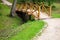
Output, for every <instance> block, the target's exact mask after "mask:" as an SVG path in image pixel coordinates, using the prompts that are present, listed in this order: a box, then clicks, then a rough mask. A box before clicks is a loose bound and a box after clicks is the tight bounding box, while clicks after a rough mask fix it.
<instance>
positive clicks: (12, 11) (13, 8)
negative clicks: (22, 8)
mask: <svg viewBox="0 0 60 40" xmlns="http://www.w3.org/2000/svg"><path fill="white" fill-rule="evenodd" d="M16 3H17V0H14V1H13V4H12V8H11V12H10V16H12V17H14V16H15V14H14V13H15V8H16Z"/></svg>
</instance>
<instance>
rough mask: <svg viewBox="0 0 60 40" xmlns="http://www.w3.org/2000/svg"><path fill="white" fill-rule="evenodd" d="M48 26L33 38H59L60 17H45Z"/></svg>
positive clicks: (55, 39)
mask: <svg viewBox="0 0 60 40" xmlns="http://www.w3.org/2000/svg"><path fill="white" fill-rule="evenodd" d="M44 21H45V22H47V23H48V27H47V28H46V29H45V30H44V31H43V33H42V34H41V35H39V36H38V37H36V38H35V39H34V40H60V18H53V19H45V20H44Z"/></svg>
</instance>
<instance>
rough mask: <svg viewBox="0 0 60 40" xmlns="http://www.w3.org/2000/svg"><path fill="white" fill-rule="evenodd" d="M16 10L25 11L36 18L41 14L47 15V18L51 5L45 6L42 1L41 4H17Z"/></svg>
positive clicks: (49, 14)
mask: <svg viewBox="0 0 60 40" xmlns="http://www.w3.org/2000/svg"><path fill="white" fill-rule="evenodd" d="M16 10H18V11H23V12H27V14H28V15H33V16H34V18H37V19H40V18H41V16H42V15H45V16H48V18H49V17H50V16H51V6H45V5H44V3H42V4H41V5H37V4H32V3H30V4H17V5H16ZM45 16H43V17H45ZM37 19H36V20H37Z"/></svg>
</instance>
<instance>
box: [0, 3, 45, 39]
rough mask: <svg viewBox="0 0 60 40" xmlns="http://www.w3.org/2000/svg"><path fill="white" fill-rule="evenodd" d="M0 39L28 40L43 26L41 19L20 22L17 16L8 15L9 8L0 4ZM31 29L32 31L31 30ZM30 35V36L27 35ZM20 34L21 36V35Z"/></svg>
mask: <svg viewBox="0 0 60 40" xmlns="http://www.w3.org/2000/svg"><path fill="white" fill-rule="evenodd" d="M0 7H1V10H0V40H8V39H9V40H15V38H16V36H18V37H17V38H16V39H18V40H19V39H20V38H22V40H25V39H26V40H30V39H31V38H33V37H34V36H35V34H36V33H37V32H39V31H40V30H41V29H42V28H43V27H44V22H43V21H41V20H40V21H28V22H27V23H25V24H21V23H22V22H21V19H20V18H19V17H17V16H15V17H10V16H9V14H10V8H9V7H8V6H6V5H4V4H0ZM36 28H37V29H36ZM31 30H32V31H31ZM28 35H30V36H28ZM21 36H22V37H21Z"/></svg>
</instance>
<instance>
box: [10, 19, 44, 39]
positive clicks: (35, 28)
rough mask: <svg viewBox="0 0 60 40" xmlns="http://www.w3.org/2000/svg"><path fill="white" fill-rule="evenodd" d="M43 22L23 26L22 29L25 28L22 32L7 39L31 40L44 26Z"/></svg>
mask: <svg viewBox="0 0 60 40" xmlns="http://www.w3.org/2000/svg"><path fill="white" fill-rule="evenodd" d="M43 25H44V22H43V21H41V20H40V21H33V22H28V23H26V24H23V25H22V27H26V28H25V29H24V30H22V31H20V32H19V33H17V34H16V35H15V36H12V37H11V38H9V40H31V39H32V38H33V37H34V36H35V35H36V33H38V32H39V31H40V30H41V29H42V28H43V27H44V26H43Z"/></svg>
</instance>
